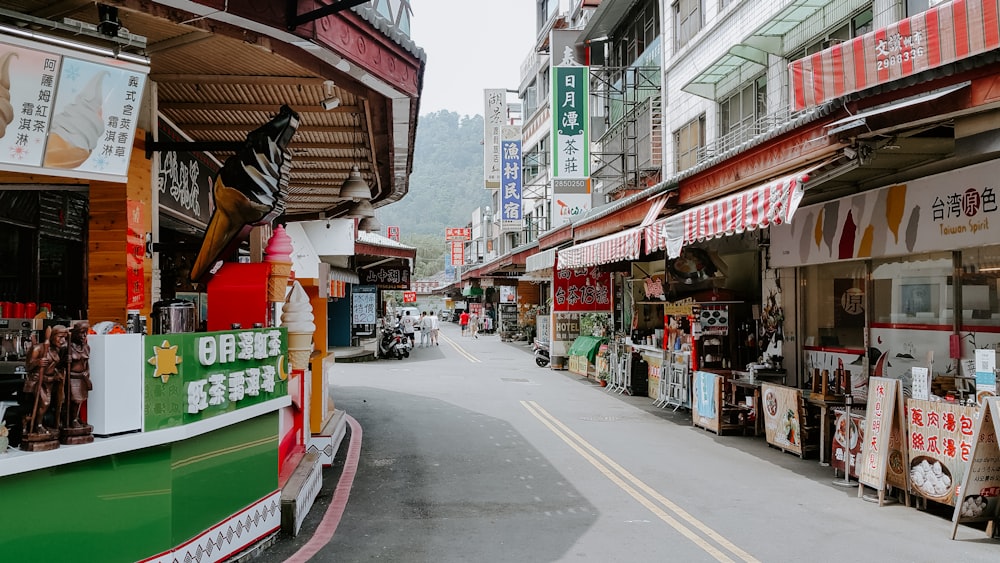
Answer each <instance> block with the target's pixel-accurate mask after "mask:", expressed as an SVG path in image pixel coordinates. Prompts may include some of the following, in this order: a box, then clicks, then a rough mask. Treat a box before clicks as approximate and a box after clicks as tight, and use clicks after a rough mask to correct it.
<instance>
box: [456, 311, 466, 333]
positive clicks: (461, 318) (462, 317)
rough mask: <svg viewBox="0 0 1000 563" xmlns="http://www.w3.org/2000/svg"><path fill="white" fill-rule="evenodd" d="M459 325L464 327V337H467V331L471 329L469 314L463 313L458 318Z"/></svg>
mask: <svg viewBox="0 0 1000 563" xmlns="http://www.w3.org/2000/svg"><path fill="white" fill-rule="evenodd" d="M458 324H459V325H460V326H461V327H462V336H465V331H466V330H468V328H469V312H468V311H462V314H461V315H459V317H458Z"/></svg>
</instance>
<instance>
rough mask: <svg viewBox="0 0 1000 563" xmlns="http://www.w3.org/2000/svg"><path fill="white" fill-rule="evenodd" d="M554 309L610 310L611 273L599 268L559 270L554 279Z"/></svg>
mask: <svg viewBox="0 0 1000 563" xmlns="http://www.w3.org/2000/svg"><path fill="white" fill-rule="evenodd" d="M552 310H553V311H610V310H611V274H609V273H607V272H601V271H599V270H598V269H597V268H580V269H576V270H559V271H557V272H556V275H555V279H554V281H553V299H552Z"/></svg>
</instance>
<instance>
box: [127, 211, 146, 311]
mask: <svg viewBox="0 0 1000 563" xmlns="http://www.w3.org/2000/svg"><path fill="white" fill-rule="evenodd" d="M145 232H146V229H144V228H143V220H142V203H141V202H138V201H132V200H129V201H128V235H127V236H126V252H127V255H126V256H125V264H126V267H125V283H126V290H125V292H126V297H125V305H126V307H125V308H126V309H142V307H143V305H144V303H143V302H144V301H145V295H146V274H145V267H144V266H145V259H146V235H145Z"/></svg>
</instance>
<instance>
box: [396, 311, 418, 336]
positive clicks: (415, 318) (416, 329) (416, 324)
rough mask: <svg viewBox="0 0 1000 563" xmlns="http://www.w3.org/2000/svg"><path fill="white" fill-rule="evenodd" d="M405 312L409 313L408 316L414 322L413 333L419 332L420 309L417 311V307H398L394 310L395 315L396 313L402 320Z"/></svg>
mask: <svg viewBox="0 0 1000 563" xmlns="http://www.w3.org/2000/svg"><path fill="white" fill-rule="evenodd" d="M407 311H409V312H410V316H411V317H413V320H414V323H413V330H414V332H419V331H420V309H418V308H417V307H400V308H399V309H397V310H396V313H398V314H399V316H400V317H401V318H402V316H403V315H405V314H406V312H407Z"/></svg>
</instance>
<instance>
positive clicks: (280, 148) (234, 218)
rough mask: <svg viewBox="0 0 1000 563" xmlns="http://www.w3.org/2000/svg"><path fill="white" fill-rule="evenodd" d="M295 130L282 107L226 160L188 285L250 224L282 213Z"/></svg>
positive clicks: (235, 242)
mask: <svg viewBox="0 0 1000 563" xmlns="http://www.w3.org/2000/svg"><path fill="white" fill-rule="evenodd" d="M298 126H299V116H298V114H296V113H295V112H294V111H292V109H291V108H289V107H288V106H282V107H281V111H280V112H279V113H278V115H277V116H275V117H274V119H272V120H271V121H269V122H267V123H265V124H264V126H262V127H260V128H258V129H256V130H254V131H251V132H250V133H249V134H248V135H247V142H246V145H244V146H243V148H242V149H241V150H240V152H238V153H236V154H235V155H233V156H231V157H229V158H228V159H226V163H225V164H224V165H223V166H222V169H221V170H220V171H219V175H218V176H217V177H216V178H215V184H214V186H213V188H212V195H213V196H214V198H215V211H214V212H213V213H212V218H211V219H210V220H209V223H208V228H207V229H206V230H205V239H204V240H203V241H202V244H201V249H200V251H199V252H198V257H197V258H196V259H195V261H194V265H193V266H192V267H191V280H192V281H196V282H202V281H205V278H206V276H207V275H208V274H210V273H211V272H212V271H213V270H215V269H216V267H217V265H218V264H219V263H220V262H222V261H223V260H224V259H225V258H226V257H227V256H228V255H229V254H231V253H232V252H233V251H235V250H236V247H237V246H239V244H240V242H241V241H242V240H243V238H245V237H246V235H247V234H248V233H249V232H250V229H251V228H252V227H253V225H263V224H265V223H268V222H270V221H272V220H273V219H274V218H275V217H277V216H278V215H280V214H281V213H282V212H283V211H284V210H285V195H286V193H287V191H288V189H287V186H288V170H289V169H290V167H291V155H290V154H289V153H288V143H289V142H290V141H291V139H292V136H293V135H295V131H296V130H297V129H298Z"/></svg>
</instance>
